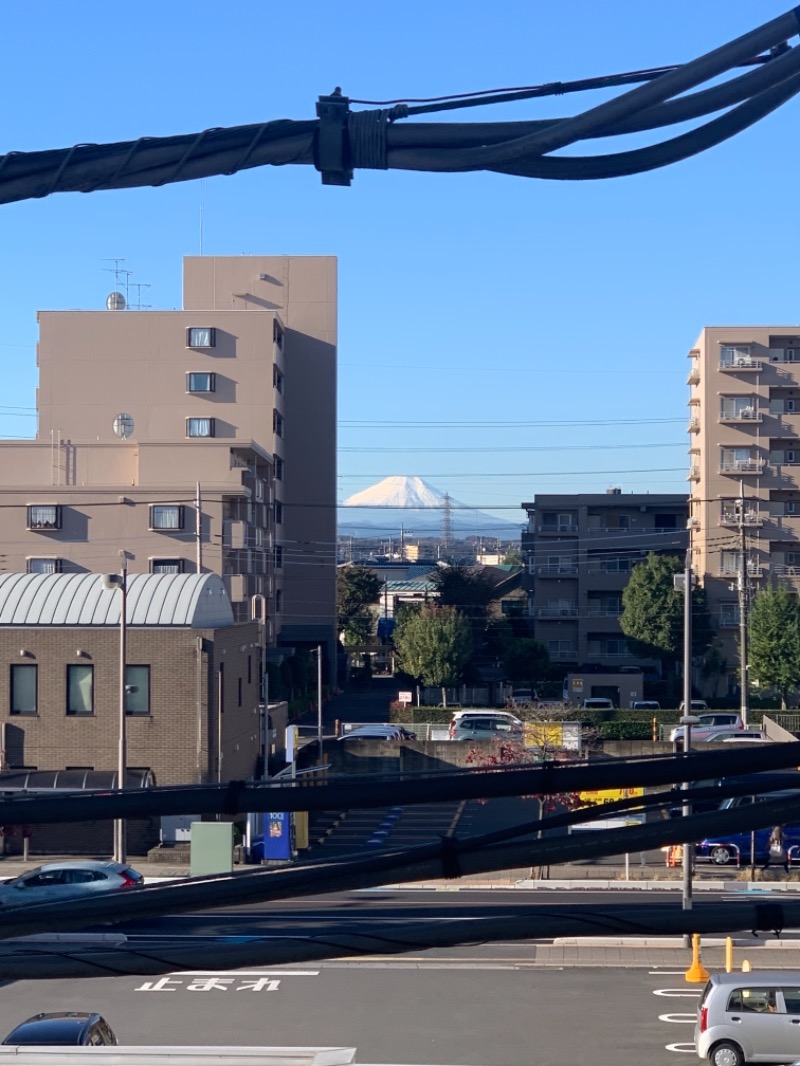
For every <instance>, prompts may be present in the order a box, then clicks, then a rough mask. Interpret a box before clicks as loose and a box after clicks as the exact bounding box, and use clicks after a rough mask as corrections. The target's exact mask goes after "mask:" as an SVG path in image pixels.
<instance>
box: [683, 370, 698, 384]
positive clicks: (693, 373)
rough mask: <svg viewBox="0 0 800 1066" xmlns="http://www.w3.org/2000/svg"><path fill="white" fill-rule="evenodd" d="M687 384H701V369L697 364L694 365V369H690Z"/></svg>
mask: <svg viewBox="0 0 800 1066" xmlns="http://www.w3.org/2000/svg"><path fill="white" fill-rule="evenodd" d="M686 384H687V385H699V384H700V369H699V367H696V366H693V367H692V369H691V370H690V371H689V376H688V378H687V379H686Z"/></svg>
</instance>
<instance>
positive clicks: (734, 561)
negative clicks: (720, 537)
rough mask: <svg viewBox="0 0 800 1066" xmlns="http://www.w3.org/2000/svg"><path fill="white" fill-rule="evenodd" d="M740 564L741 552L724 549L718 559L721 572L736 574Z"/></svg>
mask: <svg viewBox="0 0 800 1066" xmlns="http://www.w3.org/2000/svg"><path fill="white" fill-rule="evenodd" d="M741 565H742V554H741V552H732V551H724V552H723V553H722V558H721V559H720V572H721V573H723V574H738V573H739V569H740V567H741Z"/></svg>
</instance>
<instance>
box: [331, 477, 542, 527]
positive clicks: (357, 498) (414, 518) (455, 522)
mask: <svg viewBox="0 0 800 1066" xmlns="http://www.w3.org/2000/svg"><path fill="white" fill-rule="evenodd" d="M447 509H449V511H450V529H451V530H452V532H453V533H454V534H455V535H456V536H459V537H467V536H470V534H472V535H474V536H489V537H509V538H510V537H516V536H518V534H519V530H520V524H521V523H519V524H515V523H513V522H504V521H503V519H502V518H494V517H493V516H492V515H487V514H484V513H483V511H478V510H476V509H474V508H471V507H467V506H466V505H465V504H462V503H459V502H458V500H454V499H453V497H452V496H450V497H449V498H448V497H447V496H446V494H445V493H443V492H440V491H439V490H438V489H437V488H434V486H433V485H429V484H428V482H427V481H423V479H422V478H421V477H403V476H399V475H396V476H393V477H386V478H384V479H383V481H379V482H378V483H377V484H376V485H370V487H369V488H367V489H362V490H361V492H356V493H355V494H354V495H352V496H349V497H348V498H347V499H346V500H345V501H344V502H343V503H341V504H340V505H339V533H340V534H341V535H343V536H349V537H379V536H391V535H394V534H395V533H397V532H399V530H400V529H401V528H402V529H404V530H405V531H406V533H408V534H410V535H412V536H413V535H418V536H424V535H428V536H430V535H431V534H441V532H442V526H443V523H444V515H445V511H446V510H447Z"/></svg>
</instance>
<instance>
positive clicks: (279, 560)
mask: <svg viewBox="0 0 800 1066" xmlns="http://www.w3.org/2000/svg"><path fill="white" fill-rule="evenodd" d="M282 566H283V545H281V544H276V545H275V569H276V570H280V569H281V567H282Z"/></svg>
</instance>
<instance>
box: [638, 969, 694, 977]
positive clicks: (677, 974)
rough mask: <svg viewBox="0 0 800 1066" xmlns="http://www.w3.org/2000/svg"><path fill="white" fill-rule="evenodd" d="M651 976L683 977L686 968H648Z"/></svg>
mask: <svg viewBox="0 0 800 1066" xmlns="http://www.w3.org/2000/svg"><path fill="white" fill-rule="evenodd" d="M647 972H648V974H649V975H650V977H683V975H684V974H685V973H686V970H648V971H647Z"/></svg>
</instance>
